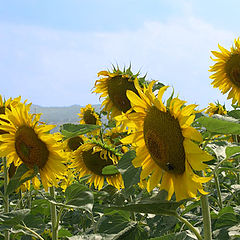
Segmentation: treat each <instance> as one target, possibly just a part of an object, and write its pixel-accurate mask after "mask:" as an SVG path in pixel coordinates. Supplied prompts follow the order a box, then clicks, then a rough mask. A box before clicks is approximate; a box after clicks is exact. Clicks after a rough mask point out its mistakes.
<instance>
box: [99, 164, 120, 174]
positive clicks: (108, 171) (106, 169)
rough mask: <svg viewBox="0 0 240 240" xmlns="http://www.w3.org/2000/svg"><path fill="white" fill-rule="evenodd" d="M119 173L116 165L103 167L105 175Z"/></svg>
mask: <svg viewBox="0 0 240 240" xmlns="http://www.w3.org/2000/svg"><path fill="white" fill-rule="evenodd" d="M117 173H119V171H118V169H117V167H116V166H115V165H108V166H106V167H104V168H103V169H102V174H104V175H112V174H117Z"/></svg>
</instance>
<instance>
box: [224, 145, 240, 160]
mask: <svg viewBox="0 0 240 240" xmlns="http://www.w3.org/2000/svg"><path fill="white" fill-rule="evenodd" d="M225 151H226V159H229V158H230V157H237V156H239V155H240V146H231V147H230V146H229V147H227V148H226V150H225Z"/></svg>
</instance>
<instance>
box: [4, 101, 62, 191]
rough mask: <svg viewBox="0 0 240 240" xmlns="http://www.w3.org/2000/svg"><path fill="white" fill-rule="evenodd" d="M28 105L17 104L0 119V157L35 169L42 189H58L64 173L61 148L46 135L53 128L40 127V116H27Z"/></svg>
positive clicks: (59, 144)
mask: <svg viewBox="0 0 240 240" xmlns="http://www.w3.org/2000/svg"><path fill="white" fill-rule="evenodd" d="M29 108H30V107H29V105H25V104H23V103H20V102H19V103H18V104H17V105H16V106H15V107H14V108H11V110H9V109H8V108H6V109H5V114H4V115H3V116H1V118H2V120H0V124H1V125H0V129H1V130H3V131H7V133H4V134H2V135H0V141H1V142H2V143H1V145H0V156H1V157H7V165H8V166H10V164H11V163H14V166H15V167H18V166H20V165H21V164H22V163H24V164H25V165H26V166H27V167H28V168H29V169H30V170H32V169H33V168H34V166H37V167H38V169H39V172H40V176H41V180H42V183H43V186H44V188H45V189H46V190H47V189H48V187H49V186H52V185H54V186H57V181H58V179H60V178H62V177H63V176H64V173H65V166H64V164H63V162H64V155H63V152H62V145H61V143H60V142H59V141H58V139H56V137H55V135H53V134H49V131H50V130H51V129H53V128H54V127H55V126H54V125H45V124H40V122H39V119H40V115H39V114H30V113H29Z"/></svg>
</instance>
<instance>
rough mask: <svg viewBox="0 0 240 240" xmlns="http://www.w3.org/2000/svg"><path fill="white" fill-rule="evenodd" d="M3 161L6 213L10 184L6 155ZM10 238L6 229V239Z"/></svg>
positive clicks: (7, 210)
mask: <svg viewBox="0 0 240 240" xmlns="http://www.w3.org/2000/svg"><path fill="white" fill-rule="evenodd" d="M2 161H3V171H4V196H3V198H4V199H3V200H4V201H3V203H4V213H8V212H9V196H8V194H7V185H8V167H7V159H6V157H3V158H2ZM9 239H10V234H9V231H8V230H6V231H5V240H9Z"/></svg>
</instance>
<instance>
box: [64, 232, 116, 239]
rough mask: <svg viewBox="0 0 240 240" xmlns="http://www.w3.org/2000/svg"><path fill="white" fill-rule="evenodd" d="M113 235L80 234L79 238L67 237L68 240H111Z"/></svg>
mask: <svg viewBox="0 0 240 240" xmlns="http://www.w3.org/2000/svg"><path fill="white" fill-rule="evenodd" d="M114 236H115V234H102V233H96V234H82V235H79V236H73V237H68V239H69V240H112V239H113V238H114Z"/></svg>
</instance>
